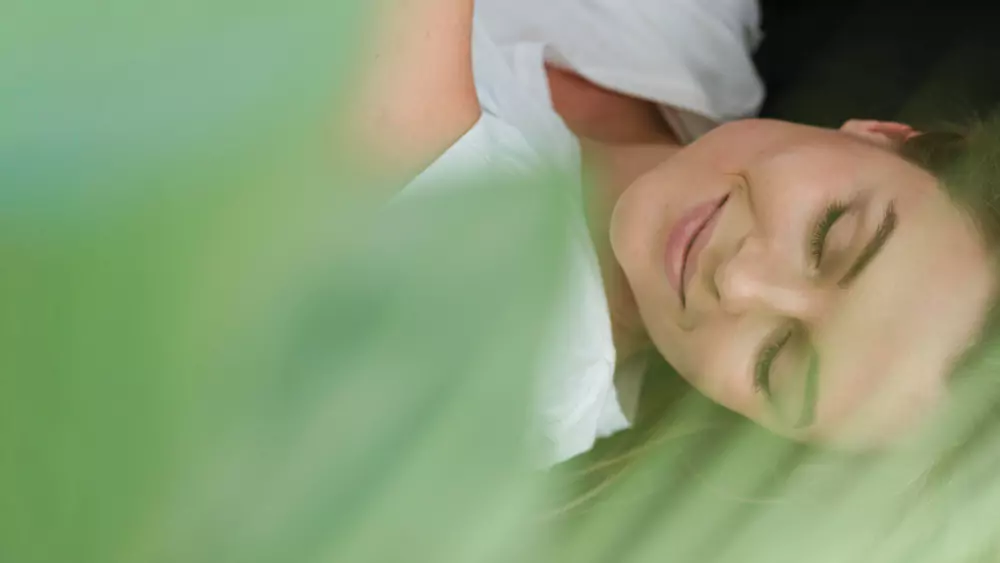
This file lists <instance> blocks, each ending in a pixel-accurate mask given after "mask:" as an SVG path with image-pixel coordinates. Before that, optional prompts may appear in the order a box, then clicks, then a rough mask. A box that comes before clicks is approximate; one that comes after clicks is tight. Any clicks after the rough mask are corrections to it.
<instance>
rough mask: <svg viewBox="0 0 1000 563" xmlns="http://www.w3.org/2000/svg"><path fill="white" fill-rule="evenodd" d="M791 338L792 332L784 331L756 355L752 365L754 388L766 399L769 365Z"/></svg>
mask: <svg viewBox="0 0 1000 563" xmlns="http://www.w3.org/2000/svg"><path fill="white" fill-rule="evenodd" d="M791 337H792V331H791V330H788V331H785V332H784V333H783V334H781V336H780V337H779V338H778V339H777V340H771V341H770V342H768V343H765V345H764V346H763V347H762V348H761V349H760V352H758V354H757V361H756V363H755V364H754V377H753V382H754V388H755V389H756V390H757V391H759V392H762V393H764V395H765V396H767V398H768V399H770V398H771V365H772V364H773V363H774V360H775V359H776V358H777V357H778V354H779V353H781V349H782V348H783V347H784V346H785V344H788V341H789V339H791Z"/></svg>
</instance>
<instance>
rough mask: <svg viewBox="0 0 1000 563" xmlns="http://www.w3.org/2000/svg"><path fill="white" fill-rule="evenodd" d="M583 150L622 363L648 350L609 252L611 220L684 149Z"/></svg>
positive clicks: (588, 145)
mask: <svg viewBox="0 0 1000 563" xmlns="http://www.w3.org/2000/svg"><path fill="white" fill-rule="evenodd" d="M580 146H581V156H582V160H583V168H584V170H583V172H584V188H583V195H584V206H585V212H586V220H587V227H588V229H589V231H590V238H591V240H592V241H593V243H594V248H595V249H596V251H597V260H598V264H599V265H600V268H601V277H602V278H603V281H604V291H605V295H606V297H607V300H608V310H609V312H610V314H611V326H612V333H613V336H614V340H615V348H616V349H617V351H618V358H619V359H620V360H625V359H627V358H629V357H631V356H633V355H635V354H637V353H640V352H642V351H644V350H646V349H648V348H649V347H650V345H649V339H648V337H647V335H646V329H645V325H644V324H643V322H642V319H641V317H640V316H639V309H638V306H637V305H636V302H635V298H634V296H633V294H632V290H631V288H630V287H629V285H628V280H627V278H626V277H625V273H624V272H623V271H622V269H621V266H619V264H618V261H617V259H616V258H615V255H614V252H613V251H612V249H611V238H610V230H611V216H612V213H613V211H614V207H615V204H616V203H617V202H618V199H619V198H620V197H621V195H622V194H623V193H624V192H625V190H626V189H628V187H629V186H630V185H631V184H632V183H633V182H634V181H635V180H636V179H638V178H639V177H640V176H642V175H643V174H645V173H646V172H649V171H650V170H652V169H653V168H655V167H656V166H657V165H659V164H660V163H662V162H663V161H665V160H667V159H668V158H670V157H671V156H673V154H674V153H675V152H677V151H678V150H679V148H680V147H679V146H678V145H675V144H667V143H656V144H636V145H606V144H603V143H598V142H594V141H591V140H588V139H581V140H580Z"/></svg>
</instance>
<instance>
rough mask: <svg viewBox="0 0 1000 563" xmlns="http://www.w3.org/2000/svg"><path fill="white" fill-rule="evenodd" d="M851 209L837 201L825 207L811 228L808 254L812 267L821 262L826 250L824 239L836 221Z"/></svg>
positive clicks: (846, 204)
mask: <svg viewBox="0 0 1000 563" xmlns="http://www.w3.org/2000/svg"><path fill="white" fill-rule="evenodd" d="M850 208H851V206H850V204H848V203H845V202H841V201H837V202H833V203H831V204H830V205H828V206H827V208H826V210H825V211H824V212H823V215H821V216H820V219H819V221H817V222H816V225H815V226H814V227H813V230H812V236H811V238H810V240H809V254H810V256H811V257H812V263H813V266H814V267H817V268H818V267H819V265H820V264H821V263H822V262H823V250H824V249H825V248H826V239H827V236H828V235H829V234H830V230H831V229H833V225H834V224H835V223H836V222H837V220H838V219H840V218H841V217H843V216H844V214H845V213H847V211H848V210H849V209H850Z"/></svg>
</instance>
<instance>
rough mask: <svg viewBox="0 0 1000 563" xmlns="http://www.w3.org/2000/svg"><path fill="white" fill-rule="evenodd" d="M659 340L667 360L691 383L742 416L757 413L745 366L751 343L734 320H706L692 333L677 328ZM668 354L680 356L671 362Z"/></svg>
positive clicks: (751, 415)
mask: <svg viewBox="0 0 1000 563" xmlns="http://www.w3.org/2000/svg"><path fill="white" fill-rule="evenodd" d="M663 344H664V345H663V346H661V347H660V348H661V350H662V351H663V352H664V356H665V357H666V359H667V361H668V362H670V363H671V365H673V366H674V368H675V369H676V370H677V371H678V373H679V374H680V375H681V377H683V378H684V379H685V380H687V382H688V383H690V384H691V386H692V387H694V388H695V389H697V390H698V391H699V392H701V393H702V394H703V395H705V396H706V397H708V398H709V399H711V400H712V401H714V402H716V403H719V404H720V405H722V406H724V407H726V408H728V409H730V410H733V411H736V412H738V413H740V414H743V415H744V416H747V417H750V418H754V417H755V416H756V415H757V414H758V413H757V412H756V408H755V406H756V404H757V401H756V398H755V392H754V390H753V381H752V378H751V377H750V375H749V371H748V368H747V366H748V365H749V358H752V357H753V350H754V345H753V344H752V343H751V341H750V339H749V338H748V336H747V335H746V334H741V331H740V330H739V327H738V326H737V324H736V323H735V322H725V323H723V322H716V323H711V324H709V323H706V324H703V325H702V326H700V327H699V328H698V329H697V331H696V332H694V333H683V332H681V333H679V334H677V335H675V336H674V337H673V338H672V339H671V340H670V341H669V342H663ZM668 352H673V353H672V354H670V353H668ZM671 356H680V359H679V361H676V362H675V360H672V359H671Z"/></svg>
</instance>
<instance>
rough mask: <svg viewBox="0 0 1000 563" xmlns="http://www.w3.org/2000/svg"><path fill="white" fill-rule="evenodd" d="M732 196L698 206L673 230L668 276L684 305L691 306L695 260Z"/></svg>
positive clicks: (668, 258)
mask: <svg viewBox="0 0 1000 563" xmlns="http://www.w3.org/2000/svg"><path fill="white" fill-rule="evenodd" d="M728 198H729V195H728V194H726V195H725V196H722V197H720V198H719V199H716V200H713V201H709V202H706V203H703V204H700V205H698V206H696V207H695V208H694V209H692V210H691V211H689V212H688V213H687V214H685V215H684V216H683V217H681V219H680V220H679V221H678V222H677V224H676V225H675V226H674V228H673V229H672V231H671V233H670V236H669V238H668V241H667V252H666V254H667V256H666V258H667V277H668V279H669V281H670V283H671V285H673V286H674V289H675V290H676V291H677V294H678V297H679V298H680V302H681V306H682V307H686V306H687V295H686V289H687V288H686V286H687V283H688V281H689V280H690V278H691V277H692V276H693V274H694V262H695V261H696V260H697V258H698V255H699V254H700V253H701V250H702V249H703V248H704V247H705V244H707V239H708V237H710V236H711V232H712V230H713V229H714V227H715V223H714V221H713V220H714V219H715V218H716V216H717V215H718V213H719V210H720V209H722V206H723V205H724V204H725V203H726V201H727V200H728Z"/></svg>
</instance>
